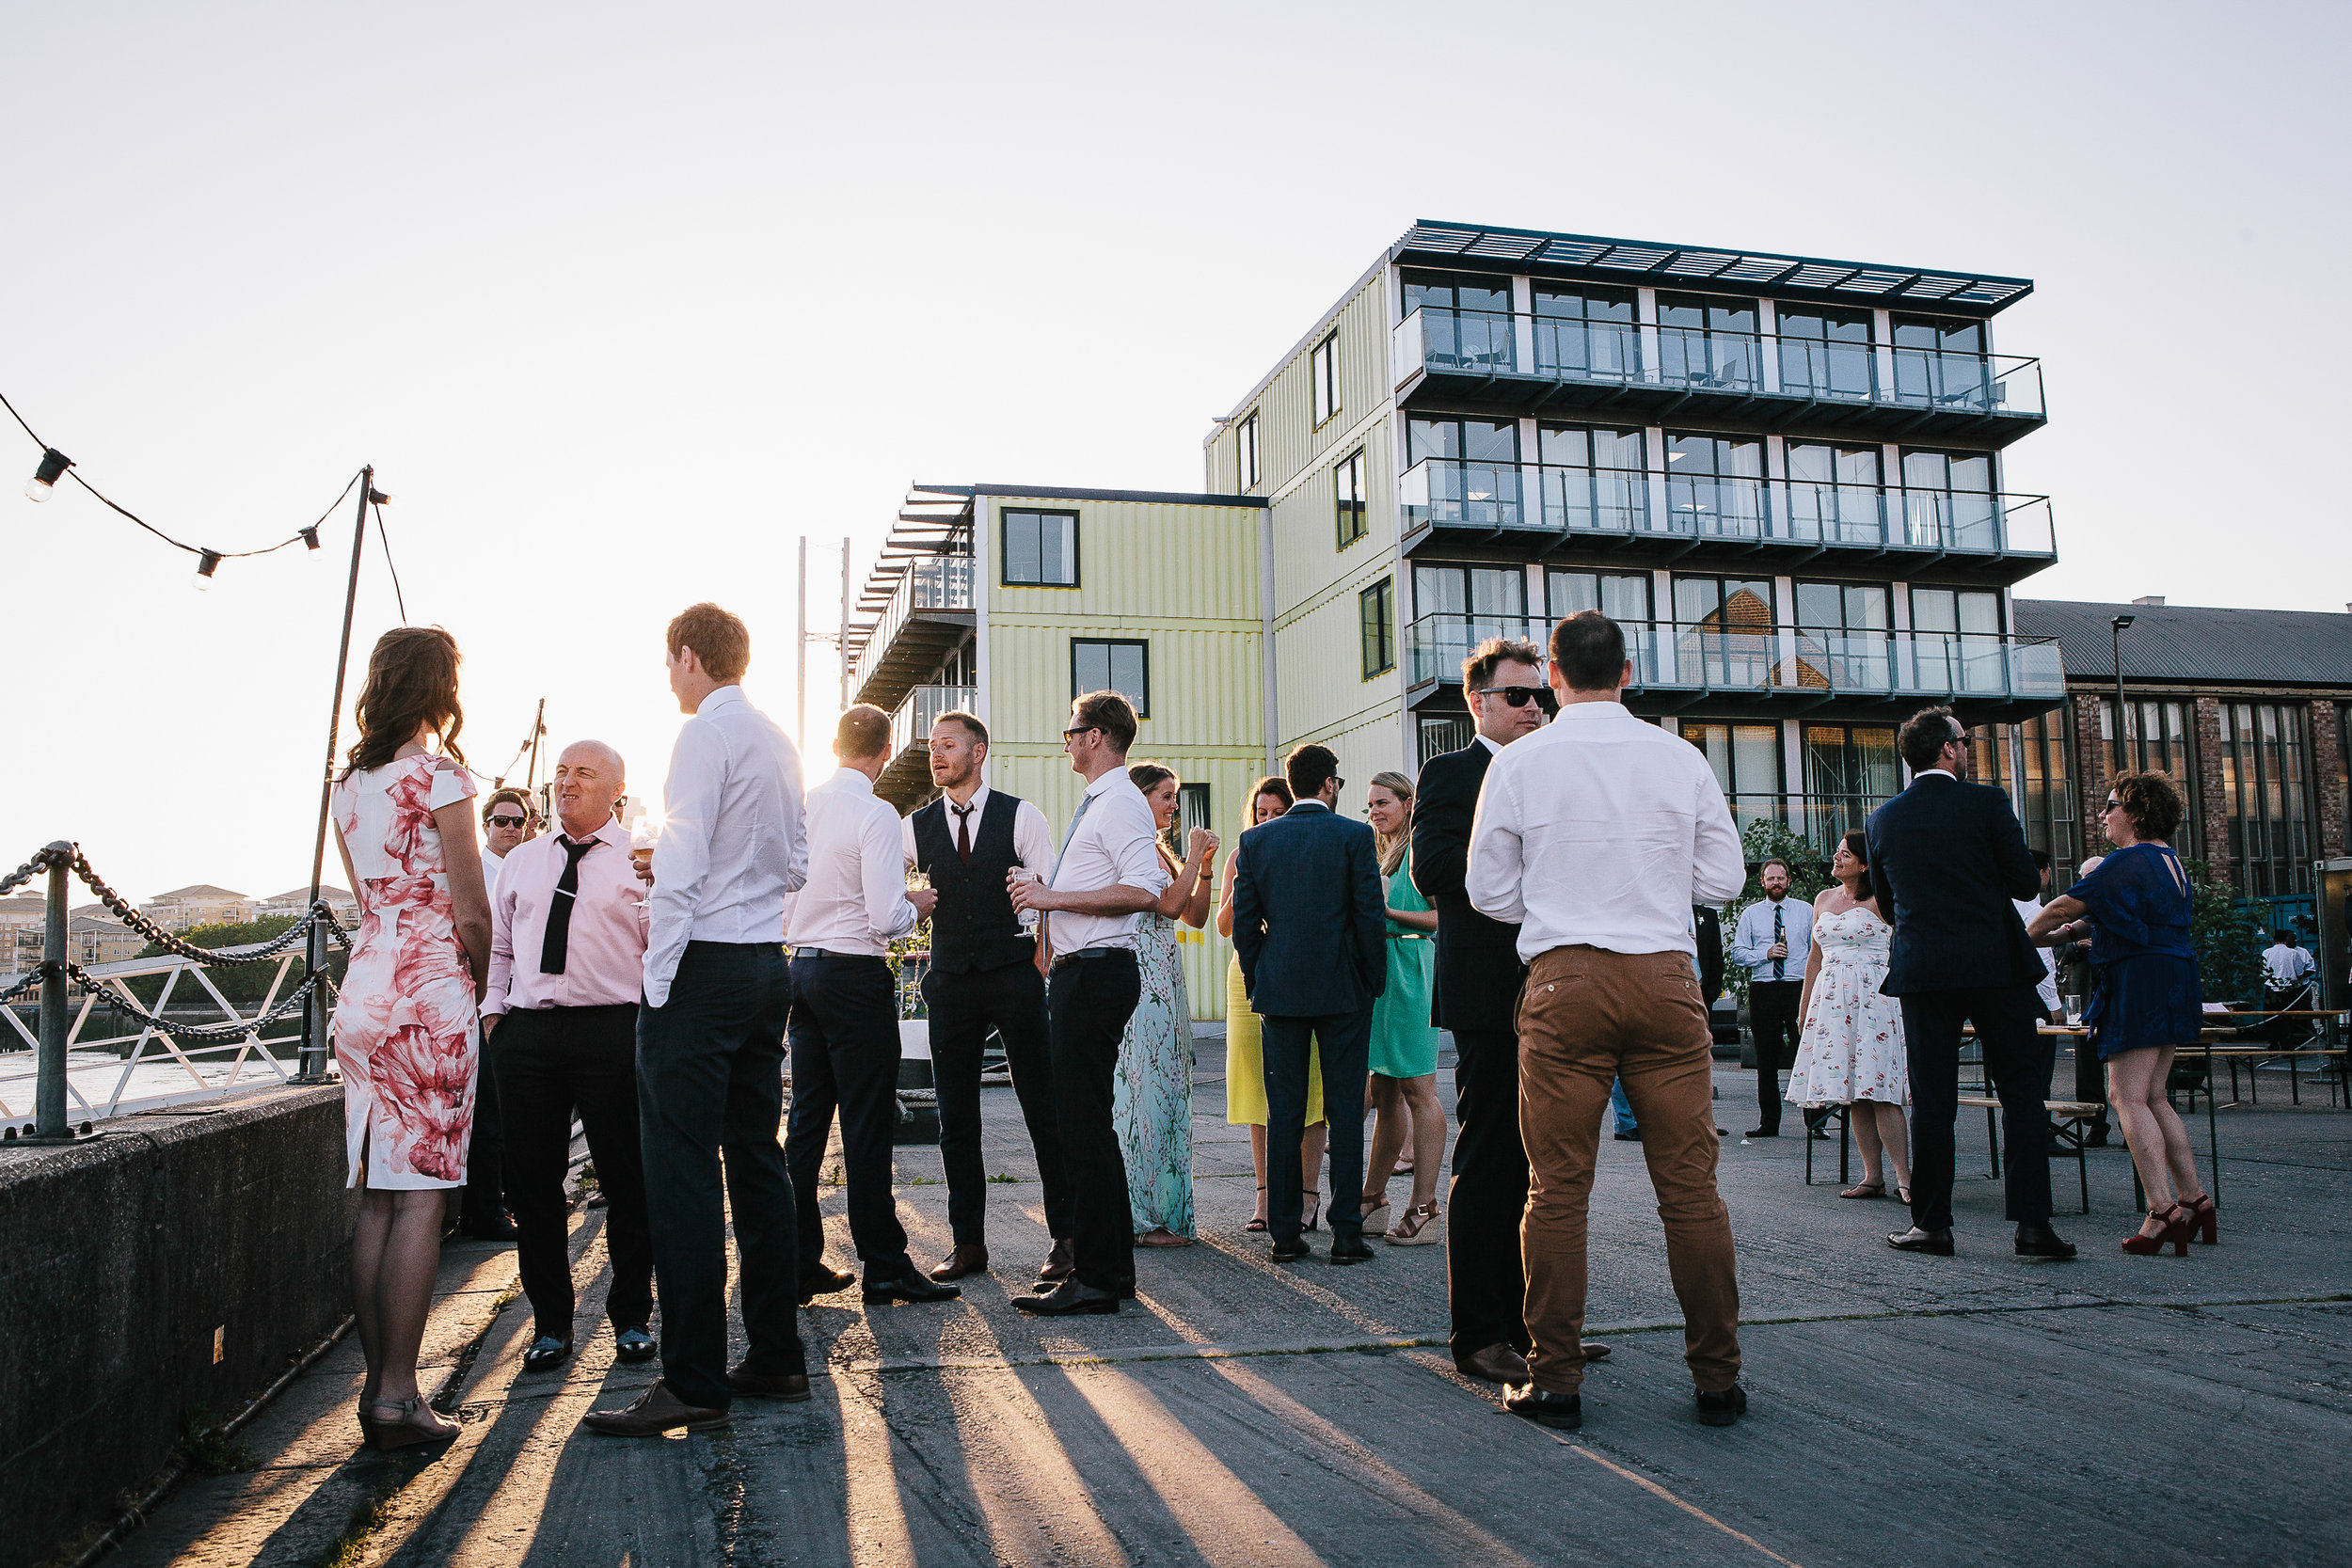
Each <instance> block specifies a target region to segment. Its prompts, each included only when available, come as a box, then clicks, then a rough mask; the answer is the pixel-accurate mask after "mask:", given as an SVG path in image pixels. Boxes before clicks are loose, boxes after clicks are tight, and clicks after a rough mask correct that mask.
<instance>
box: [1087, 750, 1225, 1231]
mask: <svg viewBox="0 0 2352 1568" xmlns="http://www.w3.org/2000/svg"><path fill="white" fill-rule="evenodd" d="M1127 776H1128V777H1129V778H1130V779H1132V780H1134V781H1135V785H1136V788H1137V789H1139V790H1141V791H1143V798H1144V800H1146V801H1147V802H1149V803H1150V805H1151V807H1152V819H1153V820H1154V821H1155V822H1157V823H1158V824H1159V829H1160V832H1163V833H1165V832H1168V829H1169V828H1170V827H1171V826H1173V825H1174V823H1175V821H1176V802H1177V799H1178V796H1177V791H1178V788H1179V781H1178V780H1177V777H1176V775H1175V773H1174V772H1173V771H1171V770H1170V769H1168V768H1163V767H1161V766H1160V765H1159V764H1158V763H1155V762H1139V763H1136V765H1135V766H1133V767H1131V768H1128V769H1127ZM1216 849H1217V841H1216V834H1215V833H1213V832H1209V831H1208V830H1207V829H1205V828H1195V829H1193V831H1192V842H1191V844H1190V845H1189V846H1188V853H1187V854H1186V855H1185V857H1184V861H1183V862H1182V863H1179V862H1178V861H1177V859H1176V857H1175V856H1173V855H1171V854H1169V853H1168V846H1167V845H1166V844H1164V843H1163V844H1162V845H1161V846H1160V859H1161V860H1162V861H1163V862H1164V863H1166V865H1167V867H1168V875H1169V877H1170V878H1171V880H1170V881H1169V883H1168V889H1167V891H1166V892H1164V893H1162V894H1161V895H1160V902H1159V906H1158V908H1156V909H1153V910H1150V911H1145V913H1144V916H1143V918H1142V919H1141V920H1139V921H1137V922H1136V965H1137V967H1138V968H1139V969H1140V970H1141V971H1142V979H1143V992H1142V996H1141V998H1140V999H1139V1000H1138V1001H1137V1002H1136V1010H1135V1011H1134V1013H1132V1014H1131V1015H1129V1017H1128V1019H1127V1032H1126V1034H1125V1035H1123V1036H1121V1037H1120V1041H1119V1066H1118V1069H1117V1070H1116V1071H1115V1073H1114V1074H1113V1076H1112V1079H1111V1120H1112V1122H1113V1124H1114V1125H1116V1126H1117V1128H1118V1129H1119V1152H1120V1155H1121V1156H1122V1157H1124V1159H1125V1160H1126V1163H1127V1208H1128V1212H1129V1217H1130V1218H1131V1219H1133V1220H1134V1222H1135V1227H1136V1245H1138V1246H1190V1245H1191V1244H1192V1243H1193V1240H1194V1236H1193V1219H1192V1002H1191V999H1190V998H1189V997H1188V996H1186V994H1185V991H1184V955H1183V954H1182V953H1180V952H1179V951H1178V950H1177V945H1176V935H1177V925H1178V923H1179V922H1182V923H1183V924H1184V925H1186V926H1190V927H1193V928H1194V929H1195V930H1198V929H1200V927H1203V926H1206V925H1207V924H1208V923H1209V895H1210V892H1211V890H1212V889H1213V888H1214V886H1215V884H1216V870H1215V863H1216Z"/></svg>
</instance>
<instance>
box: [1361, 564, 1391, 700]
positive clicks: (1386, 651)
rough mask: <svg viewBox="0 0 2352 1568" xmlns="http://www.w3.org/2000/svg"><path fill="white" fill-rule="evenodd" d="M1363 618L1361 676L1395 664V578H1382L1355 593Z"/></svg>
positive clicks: (1375, 672) (1382, 670)
mask: <svg viewBox="0 0 2352 1568" xmlns="http://www.w3.org/2000/svg"><path fill="white" fill-rule="evenodd" d="M1356 608H1357V611H1358V614H1359V616H1360V618H1361V619H1362V622H1363V642H1364V647H1363V653H1364V679H1366V680H1370V679H1372V677H1373V676H1375V675H1378V674H1384V673H1387V672H1389V671H1391V670H1393V669H1395V668H1396V579H1395V578H1381V579H1380V580H1379V581H1378V582H1375V583H1374V584H1373V585H1372V586H1371V587H1370V588H1367V589H1365V590H1364V591H1363V592H1362V593H1360V594H1357V595H1356Z"/></svg>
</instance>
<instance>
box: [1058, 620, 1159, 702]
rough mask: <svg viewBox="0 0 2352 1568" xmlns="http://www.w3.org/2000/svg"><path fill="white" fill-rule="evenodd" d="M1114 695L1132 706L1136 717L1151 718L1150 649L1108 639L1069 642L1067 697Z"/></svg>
mask: <svg viewBox="0 0 2352 1568" xmlns="http://www.w3.org/2000/svg"><path fill="white" fill-rule="evenodd" d="M1089 691H1116V692H1118V693H1119V694H1120V696H1122V697H1124V698H1126V699H1127V700H1128V701H1129V702H1131V703H1133V704H1135V705H1136V718H1138V719H1149V718H1151V717H1152V658H1151V645H1150V644H1149V643H1145V642H1130V641H1121V640H1113V639H1109V638H1088V637H1073V638H1072V639H1071V640H1070V695H1071V696H1072V697H1073V698H1076V697H1079V696H1083V695H1084V694H1085V693H1087V692H1089Z"/></svg>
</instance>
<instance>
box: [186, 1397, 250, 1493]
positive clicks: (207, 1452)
mask: <svg viewBox="0 0 2352 1568" xmlns="http://www.w3.org/2000/svg"><path fill="white" fill-rule="evenodd" d="M178 1448H179V1450H180V1458H181V1461H182V1462H183V1464H185V1465H187V1467H188V1473H189V1474H191V1475H199V1476H225V1475H230V1474H232V1473H234V1472H236V1471H239V1470H250V1469H251V1468H253V1450H252V1449H248V1448H246V1446H245V1443H244V1440H243V1439H241V1438H236V1437H230V1436H229V1435H227V1434H226V1433H223V1432H222V1431H221V1430H220V1425H219V1423H218V1422H216V1421H215V1420H214V1419H213V1413H212V1412H211V1411H209V1410H207V1409H205V1408H203V1407H202V1406H201V1405H199V1406H198V1407H197V1408H195V1409H193V1410H190V1411H187V1412H186V1413H185V1414H183V1416H182V1417H181V1418H180V1441H179V1444H178Z"/></svg>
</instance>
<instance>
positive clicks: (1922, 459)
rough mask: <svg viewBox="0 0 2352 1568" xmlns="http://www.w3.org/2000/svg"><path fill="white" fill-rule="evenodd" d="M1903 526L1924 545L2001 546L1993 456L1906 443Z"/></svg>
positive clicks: (1943, 547)
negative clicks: (1920, 447)
mask: <svg viewBox="0 0 2352 1568" xmlns="http://www.w3.org/2000/svg"><path fill="white" fill-rule="evenodd" d="M1903 528H1904V532H1905V534H1906V536H1907V537H1908V540H1909V542H1910V543H1911V544H1912V545H1914V546H1919V547H1922V548H1928V549H1939V550H1982V551H1985V552H1987V553H1990V552H1993V551H1997V550H1998V549H1999V548H2000V547H2001V513H2000V498H1998V497H1997V496H1995V495H1994V493H1993V459H1992V457H1991V456H1990V455H1989V454H1987V453H1985V452H1980V451H1921V450H1920V449H1919V448H1917V447H1905V448H1904V449H1903Z"/></svg>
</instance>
